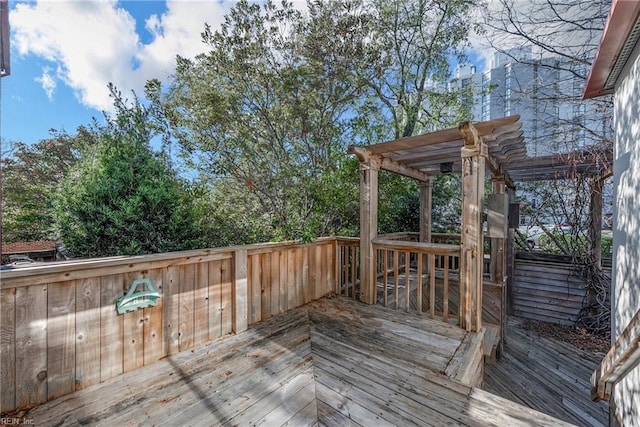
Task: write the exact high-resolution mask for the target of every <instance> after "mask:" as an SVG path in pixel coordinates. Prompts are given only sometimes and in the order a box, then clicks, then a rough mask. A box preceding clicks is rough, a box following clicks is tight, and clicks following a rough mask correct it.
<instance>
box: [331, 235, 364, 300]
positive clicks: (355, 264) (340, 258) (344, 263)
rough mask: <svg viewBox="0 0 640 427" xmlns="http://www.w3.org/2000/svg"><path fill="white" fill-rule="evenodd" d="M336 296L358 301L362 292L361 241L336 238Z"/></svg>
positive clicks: (353, 238)
mask: <svg viewBox="0 0 640 427" xmlns="http://www.w3.org/2000/svg"><path fill="white" fill-rule="evenodd" d="M336 254H337V260H336V266H337V272H336V282H337V286H336V290H335V292H336V294H338V295H344V296H347V297H350V298H353V299H357V298H358V296H359V292H360V262H359V261H360V239H359V238H357V237H337V238H336Z"/></svg>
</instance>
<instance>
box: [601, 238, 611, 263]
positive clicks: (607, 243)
mask: <svg viewBox="0 0 640 427" xmlns="http://www.w3.org/2000/svg"><path fill="white" fill-rule="evenodd" d="M600 248H601V250H602V258H611V257H612V256H613V252H612V249H613V238H612V237H609V236H602V238H601V240H600Z"/></svg>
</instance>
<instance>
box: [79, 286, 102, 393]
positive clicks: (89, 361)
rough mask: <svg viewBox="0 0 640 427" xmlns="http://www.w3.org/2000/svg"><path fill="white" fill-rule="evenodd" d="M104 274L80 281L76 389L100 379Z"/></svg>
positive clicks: (97, 381)
mask: <svg viewBox="0 0 640 427" xmlns="http://www.w3.org/2000/svg"><path fill="white" fill-rule="evenodd" d="M100 288H101V285H100V278H99V277H90V278H88V279H83V280H78V281H76V343H75V344H76V376H75V389H76V390H81V389H83V388H86V387H89V386H90V385H93V384H97V383H99V382H100V322H99V321H96V320H99V319H100Z"/></svg>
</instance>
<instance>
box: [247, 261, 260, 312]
mask: <svg viewBox="0 0 640 427" xmlns="http://www.w3.org/2000/svg"><path fill="white" fill-rule="evenodd" d="M249 260H250V261H251V281H250V282H249V286H250V287H249V289H251V317H250V318H249V323H250V324H253V323H257V322H259V321H260V319H262V265H261V262H260V255H251V256H249Z"/></svg>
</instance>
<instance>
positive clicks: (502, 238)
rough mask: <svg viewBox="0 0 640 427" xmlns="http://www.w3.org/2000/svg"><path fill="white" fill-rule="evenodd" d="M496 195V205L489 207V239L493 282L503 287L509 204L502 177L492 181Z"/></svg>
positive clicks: (494, 178) (494, 177) (493, 178)
mask: <svg viewBox="0 0 640 427" xmlns="http://www.w3.org/2000/svg"><path fill="white" fill-rule="evenodd" d="M491 184H492V190H493V194H494V195H500V196H501V197H500V196H498V197H494V199H493V200H490V202H491V201H493V202H494V203H490V205H491V206H489V218H488V221H489V237H490V238H491V264H490V269H489V271H490V273H491V282H492V283H494V284H497V285H501V286H502V285H503V283H502V282H503V280H504V270H505V242H506V237H507V235H506V234H507V215H508V208H509V206H508V205H509V204H508V201H507V200H506V199H505V197H506V195H505V194H504V190H505V185H504V178H503V177H502V176H493V177H492V180H491Z"/></svg>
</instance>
